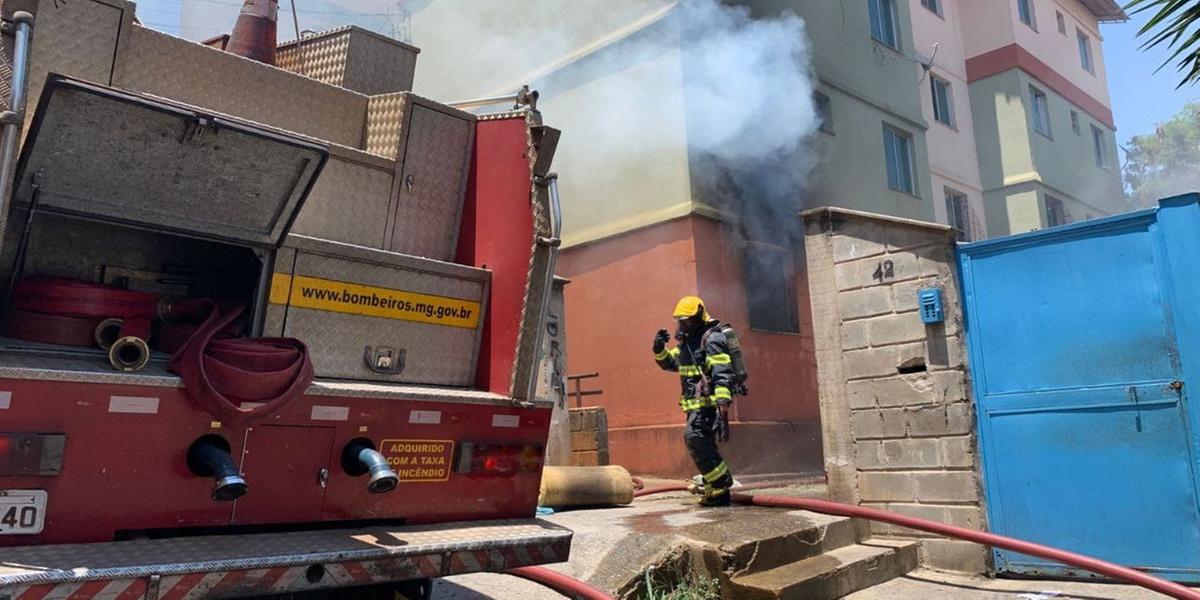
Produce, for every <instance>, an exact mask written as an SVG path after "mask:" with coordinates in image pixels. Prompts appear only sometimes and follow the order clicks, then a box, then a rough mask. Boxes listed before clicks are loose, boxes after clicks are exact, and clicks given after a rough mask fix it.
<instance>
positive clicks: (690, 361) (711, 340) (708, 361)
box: [654, 321, 733, 412]
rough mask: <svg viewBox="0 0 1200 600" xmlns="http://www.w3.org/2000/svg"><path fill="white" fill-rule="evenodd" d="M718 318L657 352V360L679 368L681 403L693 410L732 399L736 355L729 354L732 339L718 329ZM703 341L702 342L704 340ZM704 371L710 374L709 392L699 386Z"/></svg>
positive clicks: (669, 367)
mask: <svg viewBox="0 0 1200 600" xmlns="http://www.w3.org/2000/svg"><path fill="white" fill-rule="evenodd" d="M717 324H718V322H717V321H710V322H709V323H708V327H707V329H706V330H705V331H704V332H703V334H702V335H698V336H695V339H690V338H684V340H683V341H681V342H680V343H679V344H676V346H675V347H674V348H667V349H664V350H663V351H662V352H659V353H658V354H655V355H654V361H655V362H657V363H658V366H659V367H661V368H662V369H663V370H664V371H677V372H678V373H679V381H680V388H681V394H680V397H679V406H680V408H682V409H683V410H684V411H687V412H691V411H693V410H697V409H700V408H703V407H706V406H716V405H717V403H718V402H732V401H733V394H732V393H731V392H730V383H731V382H732V381H733V359H732V358H730V356H729V341H728V340H726V339H725V334H723V333H721V332H720V331H719V330H716V329H715V327H716V326H717ZM702 341H703V343H702ZM701 374H703V375H705V376H707V377H708V386H709V389H708V395H703V394H702V393H701V390H700V380H701V377H700V376H701Z"/></svg>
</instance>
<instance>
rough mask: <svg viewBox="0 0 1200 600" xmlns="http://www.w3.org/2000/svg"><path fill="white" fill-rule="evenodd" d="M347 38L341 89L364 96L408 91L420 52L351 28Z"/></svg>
mask: <svg viewBox="0 0 1200 600" xmlns="http://www.w3.org/2000/svg"><path fill="white" fill-rule="evenodd" d="M351 38H352V40H351V42H350V62H349V64H348V65H347V67H346V79H345V81H344V82H343V85H344V86H345V87H347V88H350V89H352V90H355V91H357V92H362V93H364V94H388V93H392V92H404V91H409V90H411V89H412V85H413V75H414V73H415V72H416V66H417V53H419V52H420V50H418V49H417V48H416V47H414V46H409V45H408V44H404V43H401V42H398V41H396V40H393V39H389V38H385V37H383V36H380V35H378V34H376V33H373V32H370V31H367V30H364V29H358V28H355V29H354V30H353V32H352V33H351Z"/></svg>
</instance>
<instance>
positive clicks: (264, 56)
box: [225, 0, 279, 65]
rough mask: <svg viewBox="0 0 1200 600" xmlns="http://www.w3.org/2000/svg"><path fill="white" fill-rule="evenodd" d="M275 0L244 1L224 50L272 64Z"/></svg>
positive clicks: (277, 3) (276, 12) (275, 14)
mask: <svg viewBox="0 0 1200 600" xmlns="http://www.w3.org/2000/svg"><path fill="white" fill-rule="evenodd" d="M278 20H279V0H246V1H245V2H243V3H242V12H241V14H239V15H238V19H237V23H236V24H235V25H234V26H233V32H232V33H230V34H229V43H228V44H227V45H226V46H225V51H226V52H229V53H231V54H236V55H238V56H244V57H246V58H249V59H250V60H257V61H258V62H261V63H266V64H268V65H274V64H275V42H276V39H275V29H276V22H277V21H278Z"/></svg>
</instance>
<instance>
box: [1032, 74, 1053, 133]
mask: <svg viewBox="0 0 1200 600" xmlns="http://www.w3.org/2000/svg"><path fill="white" fill-rule="evenodd" d="M1029 103H1030V109H1031V112H1032V113H1033V130H1034V131H1036V132H1038V133H1040V134H1042V135H1044V136H1046V137H1051V136H1053V132H1052V131H1051V129H1050V102H1049V100H1047V99H1046V92H1043V91H1042V90H1039V89H1037V88H1035V87H1033V86H1032V85H1031V86H1029Z"/></svg>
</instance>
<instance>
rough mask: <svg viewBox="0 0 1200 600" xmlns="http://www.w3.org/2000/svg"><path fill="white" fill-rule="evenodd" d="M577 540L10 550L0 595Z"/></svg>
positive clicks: (553, 529) (462, 530)
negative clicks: (22, 589)
mask: <svg viewBox="0 0 1200 600" xmlns="http://www.w3.org/2000/svg"><path fill="white" fill-rule="evenodd" d="M571 535H572V534H571V532H570V530H567V529H564V528H562V527H559V526H556V525H553V524H550V523H547V522H544V521H540V520H535V519H528V520H509V521H485V522H478V523H442V524H436V525H422V526H415V527H398V528H390V527H374V528H364V529H339V530H331V531H314V532H295V533H273V534H246V535H238V536H209V537H180V538H172V539H164V540H136V541H128V542H109V543H101V544H70V545H46V546H26V547H16V548H6V549H5V551H4V563H3V564H0V593H2V592H4V591H6V590H11V589H12V588H14V587H16V586H20V585H31V584H32V585H36V584H47V583H66V582H80V581H103V580H114V579H115V580H119V579H132V578H138V577H148V576H151V575H159V576H163V577H166V576H171V575H181V574H187V573H208V572H221V571H233V570H246V569H266V568H276V567H290V566H305V567H306V566H308V565H312V564H319V563H345V562H348V561H366V560H382V559H395V558H408V557H428V556H443V555H445V554H457V553H464V552H472V553H474V552H488V551H491V550H503V549H506V548H522V549H524V550H525V551H527V552H528V551H529V550H531V549H536V552H537V553H538V554H541V555H542V558H543V559H550V560H565V559H566V558H567V551H564V550H566V548H568V547H569V544H570V539H571ZM547 554H548V556H547ZM531 558H532V557H531ZM527 564H528V563H527ZM443 571H445V569H443Z"/></svg>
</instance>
